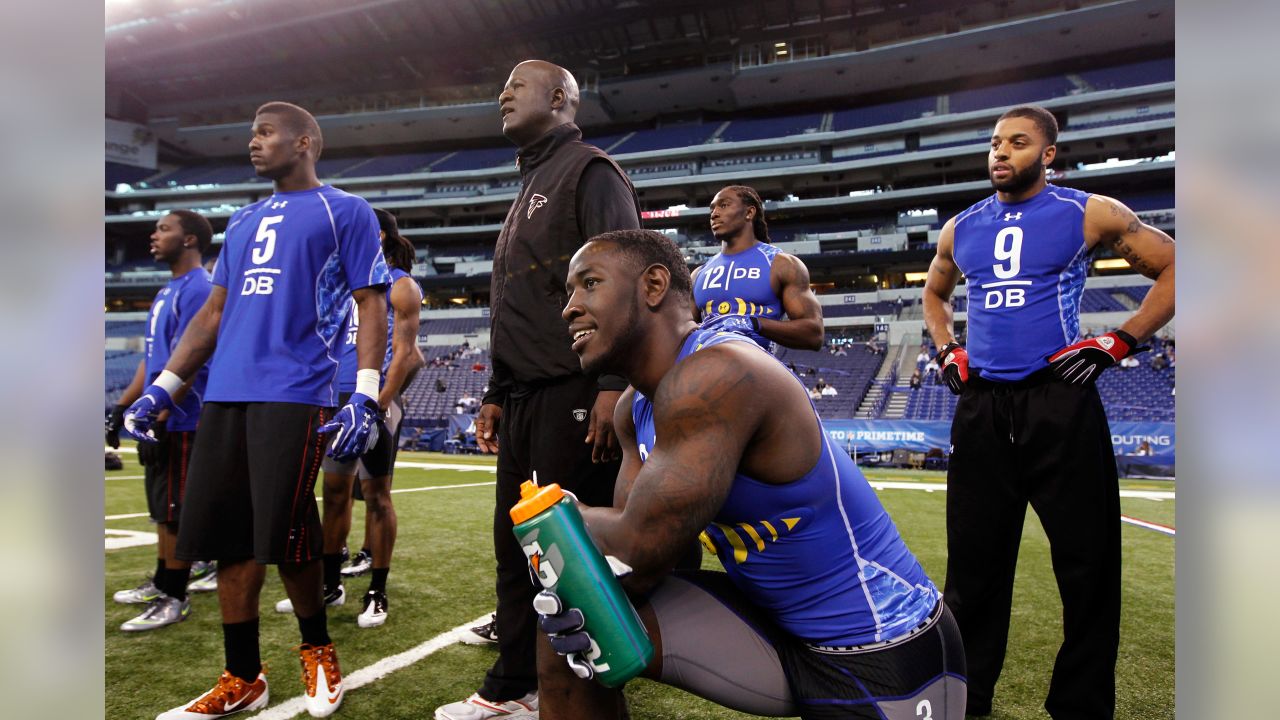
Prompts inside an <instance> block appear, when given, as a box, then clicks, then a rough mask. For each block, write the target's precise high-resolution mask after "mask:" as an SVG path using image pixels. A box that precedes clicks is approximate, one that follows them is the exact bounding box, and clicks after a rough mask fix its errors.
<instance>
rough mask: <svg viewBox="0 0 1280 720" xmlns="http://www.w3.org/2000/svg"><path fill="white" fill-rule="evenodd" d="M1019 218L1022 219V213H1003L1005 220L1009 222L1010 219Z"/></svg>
mask: <svg viewBox="0 0 1280 720" xmlns="http://www.w3.org/2000/svg"><path fill="white" fill-rule="evenodd" d="M1021 219H1022V213H1005V214H1004V221H1005V222H1009V221H1010V220H1021Z"/></svg>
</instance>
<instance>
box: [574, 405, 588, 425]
mask: <svg viewBox="0 0 1280 720" xmlns="http://www.w3.org/2000/svg"><path fill="white" fill-rule="evenodd" d="M573 419H574V420H577V421H578V422H582V421H583V420H586V419H587V411H586V410H583V409H582V408H578V409H577V410H574V411H573Z"/></svg>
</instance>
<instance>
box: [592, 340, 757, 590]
mask: <svg viewBox="0 0 1280 720" xmlns="http://www.w3.org/2000/svg"><path fill="white" fill-rule="evenodd" d="M722 350H723V348H721V347H713V348H708V349H707V350H704V351H702V352H699V353H696V354H694V355H693V356H691V357H689V358H688V359H686V360H685V361H683V362H681V363H680V364H679V365H677V366H676V367H675V368H674V369H673V370H672V371H671V373H670V374H669V375H668V376H667V377H666V378H665V379H664V380H663V381H662V384H661V385H660V386H659V387H658V391H657V397H656V399H655V402H654V421H655V424H656V431H657V436H658V437H659V438H661V440H660V442H658V443H657V447H655V448H653V449H652V451H651V453H650V454H649V458H648V460H646V461H645V462H644V464H643V466H642V467H641V468H640V470H639V472H638V473H637V474H636V476H635V479H634V481H633V482H631V483H630V485H631V488H630V492H629V493H628V495H627V497H626V504H625V506H624V507H623V508H622V509H617V508H584V510H583V517H584V518H585V519H586V521H587V527H588V530H589V531H590V533H591V536H592V538H593V539H594V540H595V541H596V544H597V545H599V547H600V549H601V550H602V551H604V552H605V553H606V554H609V555H614V556H617V557H618V558H619V559H621V560H622V561H623V562H626V563H627V564H628V565H630V566H631V567H632V568H633V569H634V572H633V573H632V574H631V575H629V576H628V577H627V578H625V579H624V585H625V586H626V587H627V588H628V589H629V590H633V591H638V592H642V591H644V590H647V589H648V588H650V587H652V586H653V585H654V584H655V583H657V582H658V581H659V580H660V579H661V578H662V577H663V576H664V575H665V574H666V573H668V572H670V570H671V568H672V567H674V566H675V563H676V560H677V559H678V558H679V556H680V555H681V554H682V553H684V552H685V551H687V550H688V548H689V544H690V543H691V542H693V540H694V538H696V537H697V536H698V533H699V532H701V531H702V529H703V528H704V527H706V525H707V523H708V522H710V521H711V520H712V518H714V517H715V514H716V512H718V511H719V509H720V506H721V505H722V504H723V503H724V500H725V498H726V497H727V496H728V494H729V489H730V487H731V486H732V484H733V477H734V472H735V471H736V470H737V467H738V463H739V460H740V459H741V458H742V455H743V450H744V448H745V447H746V444H747V442H748V441H750V439H751V437H752V436H753V435H754V433H755V431H756V428H757V425H758V424H759V422H760V417H761V416H762V414H763V413H764V409H765V405H766V404H765V403H758V402H756V401H755V400H756V398H755V390H757V389H758V388H755V387H752V385H753V383H752V368H751V367H750V363H741V362H738V357H739V356H737V355H734V354H732V353H724V352H722Z"/></svg>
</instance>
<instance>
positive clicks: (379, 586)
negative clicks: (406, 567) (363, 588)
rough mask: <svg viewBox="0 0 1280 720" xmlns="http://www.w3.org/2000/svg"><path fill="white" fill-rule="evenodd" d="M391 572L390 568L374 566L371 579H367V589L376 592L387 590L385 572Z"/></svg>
mask: <svg viewBox="0 0 1280 720" xmlns="http://www.w3.org/2000/svg"><path fill="white" fill-rule="evenodd" d="M389 572H391V568H374V569H373V579H372V580H370V581H369V589H370V590H377V591H378V592H386V591H387V573H389Z"/></svg>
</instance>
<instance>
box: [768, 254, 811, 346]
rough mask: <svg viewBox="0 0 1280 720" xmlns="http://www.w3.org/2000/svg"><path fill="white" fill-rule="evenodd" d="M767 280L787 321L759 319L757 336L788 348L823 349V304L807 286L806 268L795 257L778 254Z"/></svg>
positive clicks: (807, 273)
mask: <svg viewBox="0 0 1280 720" xmlns="http://www.w3.org/2000/svg"><path fill="white" fill-rule="evenodd" d="M769 281H770V283H771V284H772V285H773V291H774V293H775V294H776V295H777V296H778V297H780V298H781V299H782V310H783V311H784V312H785V313H786V314H787V319H786V320H785V321H784V320H773V319H769V318H760V334H761V335H764V336H765V337H767V338H769V339H770V340H773V341H775V342H777V343H780V344H782V345H785V346H786V347H789V348H796V349H799V350H820V349H822V305H820V304H819V303H818V298H817V296H815V295H814V294H813V289H812V288H810V287H809V268H807V267H805V264H804V263H803V262H801V260H800V258H797V257H796V256H794V255H788V254H786V253H778V256H777V257H776V258H774V261H773V267H772V269H771V270H770V275H769Z"/></svg>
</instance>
